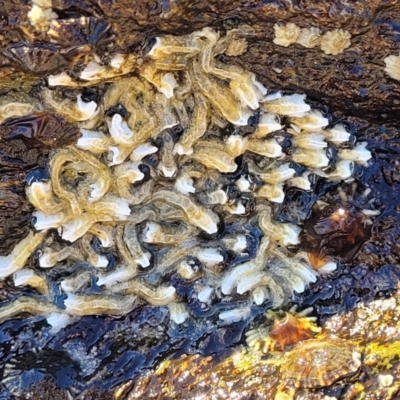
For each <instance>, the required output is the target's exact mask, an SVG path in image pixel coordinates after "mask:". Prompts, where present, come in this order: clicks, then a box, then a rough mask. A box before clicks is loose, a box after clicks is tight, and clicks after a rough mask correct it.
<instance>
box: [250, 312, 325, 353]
mask: <svg viewBox="0 0 400 400" xmlns="http://www.w3.org/2000/svg"><path fill="white" fill-rule="evenodd" d="M296 310H297V308H296V307H292V308H291V309H290V310H289V312H285V313H284V314H283V316H281V318H280V315H281V314H282V313H281V312H273V311H268V312H266V313H265V317H266V322H265V323H264V324H263V325H261V326H259V327H257V328H256V329H252V330H249V331H247V332H246V342H247V344H248V346H249V347H251V348H253V349H254V350H261V351H262V352H263V353H267V352H269V351H273V350H282V351H283V350H286V349H287V348H289V347H291V346H293V345H294V344H296V343H299V342H302V341H303V340H308V339H311V338H313V337H314V336H315V334H316V333H318V332H320V331H321V328H320V327H318V326H317V325H316V323H315V321H316V320H317V318H316V317H309V316H308V315H309V314H310V313H311V312H312V311H313V310H312V308H308V309H306V310H303V311H302V312H297V311H296Z"/></svg>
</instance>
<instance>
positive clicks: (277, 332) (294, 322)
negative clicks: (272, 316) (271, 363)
mask: <svg viewBox="0 0 400 400" xmlns="http://www.w3.org/2000/svg"><path fill="white" fill-rule="evenodd" d="M269 335H270V337H271V339H273V340H275V341H276V342H277V344H279V346H280V349H281V350H284V349H285V347H286V346H290V345H293V344H296V343H298V342H300V341H302V340H307V339H311V338H312V337H314V335H313V331H312V330H311V327H310V322H309V321H307V320H306V319H302V318H296V317H294V316H293V315H292V314H289V313H288V312H287V313H286V315H285V317H284V318H282V319H276V320H275V321H274V324H273V325H272V328H271V331H270V333H269Z"/></svg>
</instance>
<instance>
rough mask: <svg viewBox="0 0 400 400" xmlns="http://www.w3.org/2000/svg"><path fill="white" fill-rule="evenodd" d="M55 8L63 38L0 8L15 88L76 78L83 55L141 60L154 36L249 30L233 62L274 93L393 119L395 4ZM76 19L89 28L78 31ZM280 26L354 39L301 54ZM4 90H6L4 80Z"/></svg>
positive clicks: (69, 4) (4, 65)
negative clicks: (281, 36)
mask: <svg viewBox="0 0 400 400" xmlns="http://www.w3.org/2000/svg"><path fill="white" fill-rule="evenodd" d="M52 8H53V11H54V12H55V13H56V14H57V15H58V17H59V18H58V21H66V22H67V23H68V29H67V30H65V29H64V30H62V31H61V33H62V34H61V35H60V36H59V38H49V37H48V36H47V35H46V34H45V33H41V32H39V33H38V32H37V31H34V30H33V28H32V26H31V25H30V23H29V19H28V17H27V14H28V13H29V11H30V3H29V2H28V1H26V2H24V3H23V4H22V5H21V3H20V2H15V4H14V2H12V1H3V4H2V5H1V6H0V15H1V23H0V34H1V45H2V47H3V52H2V55H1V56H0V65H1V74H0V75H1V76H9V75H10V74H13V78H14V77H15V75H14V74H15V72H17V71H18V72H20V73H22V74H23V75H25V76H26V75H28V76H35V77H39V76H43V75H45V74H46V73H50V72H55V71H60V70H62V69H64V68H66V66H67V65H70V66H72V65H73V66H75V68H77V67H76V66H77V64H79V62H82V61H83V58H84V56H82V54H83V55H84V53H87V52H88V51H89V49H95V50H96V52H97V53H98V54H99V56H100V57H105V58H107V55H108V54H109V53H112V52H115V51H135V52H143V51H144V50H146V49H148V47H149V43H150V42H151V39H152V38H153V37H155V36H157V35H161V34H165V33H171V34H184V33H188V32H190V31H193V30H195V29H200V28H202V27H204V26H214V27H217V28H218V29H225V28H232V27H234V26H236V25H237V24H239V23H246V24H249V25H251V27H252V28H253V29H254V34H252V35H251V36H250V37H249V38H248V40H249V48H248V51H247V52H246V53H245V54H243V55H242V56H241V57H238V58H237V59H233V60H231V62H237V63H239V64H241V65H243V66H245V67H246V68H247V69H250V70H252V71H253V72H255V73H256V74H257V75H258V76H259V77H260V78H261V80H262V82H263V83H264V84H265V85H266V86H267V87H269V88H270V89H274V88H279V89H284V90H289V91H304V92H305V93H306V94H307V96H308V97H310V98H315V99H318V100H320V101H323V102H325V103H327V104H330V105H332V106H334V107H335V109H336V110H338V111H339V110H342V111H343V112H346V113H347V114H349V113H350V114H355V115H359V116H364V117H365V116H368V117H369V118H374V119H377V118H378V119H383V120H385V119H395V115H394V114H395V113H396V111H398V110H399V104H400V102H399V100H400V96H399V89H398V85H397V84H396V82H395V81H393V80H392V79H391V78H389V77H388V76H387V75H386V74H385V72H384V67H385V64H384V61H383V60H384V58H385V57H387V56H389V55H392V54H394V55H397V52H398V41H399V32H400V28H399V24H398V19H399V18H400V4H399V3H398V2H397V1H396V0H380V1H379V0H374V1H367V0H363V1H361V0H360V1H355V2H352V3H348V2H345V1H337V0H335V1H333V0H329V1H328V0H325V1H315V0H310V1H307V0H305V1H298V0H296V1H289V0H288V1H278V0H267V1H219V0H214V1H196V2H193V1H179V2H178V1H176V2H175V1H169V0H159V1H137V2H133V3H132V2H131V1H119V0H117V1H105V0H102V1H99V2H97V3H95V2H91V1H58V0H56V1H54V2H53V7H52ZM81 16H88V17H90V21H89V22H85V23H84V24H83V23H82V21H80V20H79V17H81ZM278 21H279V22H285V21H290V22H294V23H296V24H297V25H298V26H300V27H311V26H315V27H319V28H320V29H321V30H322V31H327V30H331V29H335V28H342V29H345V30H347V31H349V33H350V34H351V35H352V39H351V43H352V45H351V47H350V48H349V49H347V50H346V51H345V52H343V53H342V54H340V55H338V56H333V55H325V54H324V53H323V52H322V51H321V50H320V49H317V48H315V49H306V48H303V47H301V46H299V45H293V46H290V47H288V48H284V47H279V46H277V45H275V44H274V43H273V42H272V40H273V25H274V24H275V23H276V22H278ZM71 31H73V33H71ZM77 38H79V39H77ZM39 41H40V43H39ZM50 42H51V43H50ZM44 43H47V44H44ZM25 79H27V78H25ZM29 79H32V78H29ZM13 80H14V79H13ZM4 86H5V87H10V86H12V83H11V82H10V81H9V79H7V80H6V81H5V82H4Z"/></svg>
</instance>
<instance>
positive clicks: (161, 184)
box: [0, 3, 397, 331]
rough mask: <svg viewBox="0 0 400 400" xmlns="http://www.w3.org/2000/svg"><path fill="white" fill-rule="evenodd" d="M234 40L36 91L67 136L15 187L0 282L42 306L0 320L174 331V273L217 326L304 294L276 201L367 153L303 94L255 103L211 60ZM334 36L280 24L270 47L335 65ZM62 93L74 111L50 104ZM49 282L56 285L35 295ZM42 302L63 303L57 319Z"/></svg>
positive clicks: (209, 36) (58, 102)
mask: <svg viewBox="0 0 400 400" xmlns="http://www.w3.org/2000/svg"><path fill="white" fill-rule="evenodd" d="M34 4H35V7H36V3H34ZM38 7H39V6H38ZM40 7H41V10H42V11H41V12H42V13H45V14H46V13H47V14H46V15H47V16H48V18H49V20H48V21H47V20H45V19H43V18H44V17H43V18H42V17H41V18H42V20H41V21H42V22H41V23H42V24H43V26H45V24H46V23H47V24H48V25H49V26H51V32H53V31H54V32H56V31H57V29H56V28H57V23H56V21H51V19H52V18H53V17H54V15H52V14H51V4H50V3H49V4H47V3H46V5H41V6H40ZM46 10H47V11H46ZM32 18H33V19H31V22H32V24H36V25H37V26H38V28H39V25H38V24H39V22H40V21H39V20H38V18H39V17H37V18H36V17H35V16H34V15H33V16H32ZM35 18H36V19H35ZM46 21H47V22H46ZM248 28H249V27H246V26H244V27H239V28H238V29H237V30H235V34H234V35H233V34H231V33H230V32H229V31H228V32H227V33H226V35H225V36H221V34H220V33H218V32H216V31H215V30H213V29H210V28H204V29H203V30H201V31H196V32H194V33H192V34H190V35H186V36H170V35H165V36H162V37H158V38H156V40H155V44H154V45H153V47H152V48H151V49H150V50H149V52H148V54H147V57H145V58H144V59H142V60H141V62H140V63H137V62H136V58H137V57H136V55H135V54H125V55H121V54H119V55H115V56H114V58H112V59H111V61H109V62H108V63H102V61H101V60H100V59H99V58H98V57H96V56H95V55H92V57H89V56H88V59H87V64H86V65H85V66H84V67H83V68H82V71H81V72H80V76H79V79H74V78H72V77H70V76H69V75H68V73H66V72H63V73H61V74H59V75H51V76H48V77H47V82H48V87H46V88H45V89H43V90H42V92H41V93H40V96H39V97H40V99H41V101H42V102H43V103H44V104H43V107H47V108H50V109H51V110H53V111H55V112H57V113H59V114H61V115H63V116H64V117H65V118H66V119H67V120H68V121H69V122H71V123H73V124H76V125H77V126H78V127H79V128H80V130H81V137H80V138H79V139H78V141H77V143H76V144H75V145H69V146H66V147H64V148H62V149H61V150H59V151H54V152H53V153H52V155H51V158H50V162H49V177H48V179H44V180H40V181H34V182H30V183H29V184H27V185H26V195H27V197H28V199H29V200H30V202H31V204H32V205H33V206H34V208H35V211H34V214H33V217H34V218H33V220H32V230H31V232H30V233H29V235H28V236H27V237H26V238H25V239H23V240H22V241H21V242H20V243H19V244H17V246H16V247H15V248H14V249H13V250H12V252H11V253H10V254H9V255H7V256H2V257H0V279H6V278H7V277H10V276H13V277H14V283H15V286H16V287H17V288H20V287H25V286H29V288H30V289H31V290H36V291H38V292H39V294H40V296H41V297H40V299H38V297H37V296H36V297H32V298H31V297H30V296H24V297H19V298H18V299H17V300H15V301H14V302H10V303H8V304H6V305H5V306H4V307H3V308H2V311H1V313H0V319H1V320H2V321H3V320H7V319H9V318H13V317H14V316H16V315H18V314H20V313H30V314H33V315H43V316H45V317H46V318H47V319H48V323H49V324H50V325H51V326H52V327H53V329H54V331H57V330H59V329H62V328H63V327H64V326H66V325H67V324H68V323H70V320H71V318H75V319H76V318H79V317H81V316H85V315H109V316H113V317H120V316H123V315H125V314H127V313H129V312H131V311H132V310H134V309H135V308H136V307H139V306H142V305H143V304H144V303H147V304H150V305H152V306H158V307H165V309H166V310H168V311H169V314H170V323H171V324H172V325H181V324H186V323H187V321H188V320H190V318H193V316H192V315H191V310H190V307H188V304H186V303H185V301H186V300H185V299H184V298H181V296H180V291H179V290H177V287H175V286H174V285H176V283H174V282H175V281H174V280H171V279H170V278H171V276H177V275H178V276H179V279H181V280H184V281H187V282H190V283H193V284H195V285H196V286H195V287H196V289H195V290H194V291H193V296H194V297H197V298H196V299H195V300H196V301H199V302H200V303H202V305H204V306H207V305H210V304H211V303H221V304H222V303H223V305H224V307H223V308H222V307H221V308H220V309H219V311H218V313H217V317H216V318H217V320H218V323H219V324H230V323H234V322H237V321H241V320H246V319H248V318H249V317H250V315H251V310H252V307H253V305H254V304H256V305H257V306H261V305H263V304H266V302H270V303H271V304H273V306H274V307H280V306H282V305H283V304H285V303H286V302H287V301H288V300H290V298H291V296H292V295H293V293H294V292H298V293H300V292H302V291H304V290H305V289H306V288H307V286H308V285H309V284H310V283H312V282H315V281H316V280H317V278H318V275H319V271H316V270H314V269H313V268H312V267H311V265H310V264H309V262H308V260H307V259H306V258H304V257H303V256H302V254H301V253H298V252H297V251H296V245H298V244H299V234H300V231H301V228H300V227H299V226H297V225H294V224H290V223H284V222H278V221H277V220H275V218H274V212H273V210H274V204H273V203H282V202H284V200H285V196H286V190H287V188H291V187H297V188H299V189H301V190H303V191H311V190H312V182H313V179H312V177H313V175H316V176H319V177H323V178H321V179H329V180H333V181H341V180H343V179H349V178H351V174H352V172H353V167H354V164H360V165H362V166H365V165H367V164H368V162H369V159H370V158H371V153H370V152H369V150H368V144H367V143H366V142H364V143H356V144H352V143H350V142H349V140H350V134H349V133H348V132H347V131H346V129H345V127H344V125H342V124H337V125H335V126H333V127H332V126H330V125H329V121H328V118H327V116H326V115H325V114H324V113H323V112H321V111H319V110H315V109H312V107H311V105H310V104H309V103H308V102H307V99H306V96H305V95H304V94H301V93H292V94H288V93H281V92H276V93H272V94H268V93H267V88H265V87H264V86H263V84H262V83H261V82H259V81H258V80H257V77H256V76H255V75H254V74H253V73H251V72H250V71H247V70H245V69H243V68H241V67H238V66H235V65H229V64H226V63H222V62H220V61H218V60H219V59H220V58H219V57H217V56H218V55H220V54H223V53H225V54H227V55H228V56H230V57H234V56H236V55H239V54H242V53H243V52H245V51H246V48H247V42H246V39H244V38H243V37H240V35H239V34H240V30H241V29H243V31H244V32H246V29H248ZM43 29H44V28H43ZM54 32H53V33H52V34H55V33H54ZM348 36H349V35H348V34H347V33H346V32H343V31H341V30H336V31H332V32H325V33H323V32H320V31H319V30H318V29H316V28H310V29H300V28H299V27H297V26H296V25H294V24H292V23H289V24H286V25H276V26H275V39H274V43H276V44H277V45H281V46H289V45H296V43H297V45H301V46H304V47H306V48H312V47H316V46H321V48H322V49H323V50H324V51H325V52H326V53H327V54H339V53H340V52H342V51H344V49H345V48H347V47H348V46H349V45H350V38H349V37H348ZM389 61H390V62H387V64H388V65H389V66H390V65H392V64H396V62H397V61H396V60H393V59H390V60H389ZM392 61H393V62H392ZM394 61H396V62H394ZM389 66H388V68H389ZM131 72H134V74H132V76H130V75H129V73H131ZM388 73H389V72H388ZM389 74H390V73H389ZM392 75H393V76H394V73H392ZM392 75H391V76H392ZM102 81H106V82H108V84H107V85H106V86H104V87H103V89H102V92H101V93H102V95H101V96H98V97H96V99H95V100H93V99H90V100H88V99H87V98H86V97H85V96H84V95H83V94H84V90H83V88H85V89H86V88H87V87H93V88H96V85H97V84H98V83H99V82H102ZM63 87H65V88H66V89H68V90H71V93H77V94H75V96H76V97H75V98H74V96H68V97H67V96H64V97H63V96H62V93H63V90H64V89H63ZM80 91H82V92H80ZM24 110H25V109H24ZM22 112H26V111H22ZM28 112H29V111H28ZM254 121H256V122H254ZM245 129H247V131H246V132H247V133H245V134H244V133H243V131H244V130H245ZM285 138H289V139H290V143H291V144H290V146H289V147H290V148H289V149H288V146H286V147H285V145H284V144H283V142H284V139H285ZM332 146H333V147H335V149H336V152H335V154H336V156H337V159H333V156H332V152H330V151H328V148H329V147H332ZM255 231H257V232H258V234H257V235H255V234H254V232H255ZM115 255H117V256H115ZM232 257H233V258H234V259H235V260H238V261H237V262H234V263H231V262H230V261H229V260H230V259H232ZM75 266H76V268H75ZM79 266H80V267H79ZM82 266H84V268H83V267H82ZM335 267H336V264H335V263H332V265H330V268H331V269H334V268H335ZM53 268H56V269H57V271H63V272H62V274H61V275H62V278H60V280H59V281H57V282H52V283H51V284H49V282H48V280H47V279H48V275H47V274H49V275H50V272H52V271H51V270H52V269H53ZM328 269H329V268H328ZM325 272H326V271H325ZM328 272H329V271H328ZM93 287H94V288H95V290H93ZM55 293H57V294H62V295H64V297H65V296H66V298H65V299H64V304H63V306H60V305H57V306H56V305H54V302H53V299H54V295H55ZM235 296H240V297H241V299H242V300H241V303H240V304H238V303H237V302H235V301H234V300H233V299H234V297H235ZM231 303H232V304H231Z"/></svg>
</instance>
